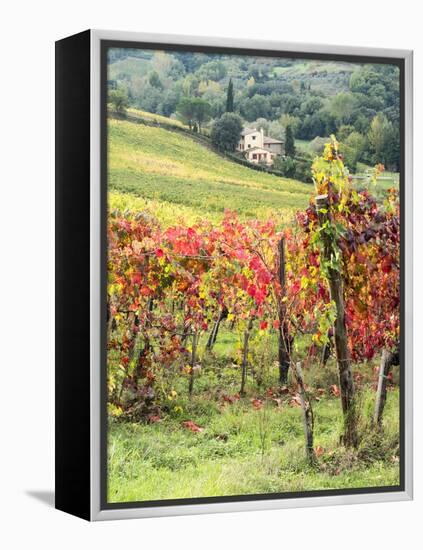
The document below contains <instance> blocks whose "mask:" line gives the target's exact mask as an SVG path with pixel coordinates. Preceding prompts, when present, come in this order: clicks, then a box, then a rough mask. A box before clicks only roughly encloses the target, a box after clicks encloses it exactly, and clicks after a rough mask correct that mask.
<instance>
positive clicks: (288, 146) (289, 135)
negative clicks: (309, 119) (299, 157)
mask: <svg viewBox="0 0 423 550" xmlns="http://www.w3.org/2000/svg"><path fill="white" fill-rule="evenodd" d="M285 155H287V156H288V157H293V156H295V140H294V133H293V131H292V128H291V126H289V125H288V126H287V127H286V130H285Z"/></svg>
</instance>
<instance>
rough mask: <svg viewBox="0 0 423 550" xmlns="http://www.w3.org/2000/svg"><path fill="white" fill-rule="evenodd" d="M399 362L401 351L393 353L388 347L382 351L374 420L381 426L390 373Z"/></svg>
mask: <svg viewBox="0 0 423 550" xmlns="http://www.w3.org/2000/svg"><path fill="white" fill-rule="evenodd" d="M398 363H399V353H398V352H396V353H393V352H391V351H389V350H387V349H384V350H383V351H382V357H381V360H380V367H379V379H378V384H377V391H376V402H375V412H374V416H373V422H374V424H375V425H377V426H380V425H381V424H382V415H383V409H384V408H385V403H386V388H387V381H388V375H389V373H390V372H391V368H392V366H393V365H396V364H398Z"/></svg>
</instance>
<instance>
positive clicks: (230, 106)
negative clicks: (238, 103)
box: [226, 78, 234, 113]
mask: <svg viewBox="0 0 423 550" xmlns="http://www.w3.org/2000/svg"><path fill="white" fill-rule="evenodd" d="M226 112H227V113H233V112H234V85H233V84H232V78H231V79H230V80H229V85H228V92H227V95H226Z"/></svg>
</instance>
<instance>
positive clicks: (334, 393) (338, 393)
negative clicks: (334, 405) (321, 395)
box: [330, 384, 341, 397]
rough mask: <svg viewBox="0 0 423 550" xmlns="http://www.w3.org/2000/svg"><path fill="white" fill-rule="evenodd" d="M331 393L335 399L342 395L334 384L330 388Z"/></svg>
mask: <svg viewBox="0 0 423 550" xmlns="http://www.w3.org/2000/svg"><path fill="white" fill-rule="evenodd" d="M330 393H331V394H332V395H333V396H335V397H339V396H340V395H341V392H340V391H339V388H338V386H337V385H336V384H332V386H331V387H330Z"/></svg>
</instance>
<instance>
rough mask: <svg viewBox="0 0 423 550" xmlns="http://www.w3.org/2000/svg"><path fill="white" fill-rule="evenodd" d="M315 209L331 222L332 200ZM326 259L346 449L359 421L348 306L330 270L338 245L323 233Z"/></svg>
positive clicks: (338, 280) (325, 198)
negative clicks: (346, 313)
mask: <svg viewBox="0 0 423 550" xmlns="http://www.w3.org/2000/svg"><path fill="white" fill-rule="evenodd" d="M316 210H317V215H318V218H319V224H320V227H321V228H324V227H327V225H329V224H330V223H331V217H330V214H329V200H328V196H327V195H319V196H317V197H316ZM322 235H323V237H322V239H323V250H324V252H323V253H324V260H325V262H326V263H327V265H328V268H327V273H328V274H327V278H328V282H329V290H330V297H331V300H333V301H334V302H335V306H336V321H335V327H334V329H335V330H334V332H335V349H336V359H337V363H338V371H339V385H340V388H341V401H342V411H343V413H344V435H343V442H344V444H345V445H346V446H356V445H357V420H356V403H355V397H354V381H353V375H352V369H351V359H350V353H349V350H348V335H347V327H346V324H345V306H344V296H343V284H342V276H341V272H340V270H338V269H335V268H333V267H331V264H332V261H333V259H334V258H333V254H334V252H335V250H336V247H337V246H338V245H337V243H335V242H332V240H331V238H330V236H329V235H328V233H327V232H326V231H324V230H323V231H322Z"/></svg>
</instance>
